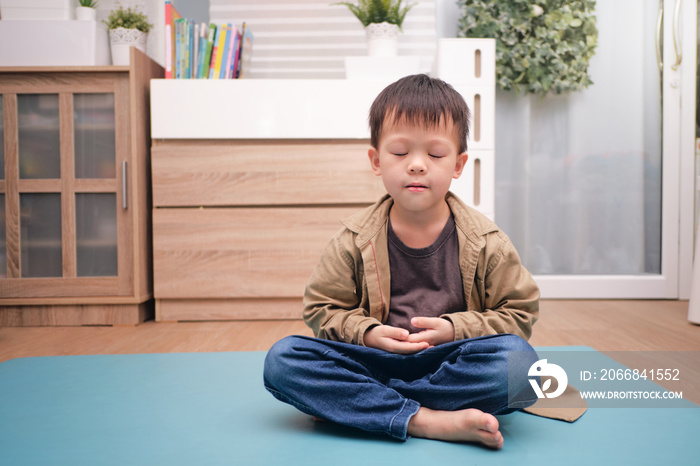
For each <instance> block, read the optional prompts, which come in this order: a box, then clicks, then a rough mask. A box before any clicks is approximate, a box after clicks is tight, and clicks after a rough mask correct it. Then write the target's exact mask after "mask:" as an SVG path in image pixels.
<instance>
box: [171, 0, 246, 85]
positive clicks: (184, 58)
mask: <svg viewBox="0 0 700 466" xmlns="http://www.w3.org/2000/svg"><path fill="white" fill-rule="evenodd" d="M252 48H253V34H252V32H251V31H250V28H248V27H247V26H246V24H245V23H243V25H242V26H241V27H240V28H237V27H236V26H234V25H233V24H231V23H223V24H219V25H217V24H214V23H211V24H209V25H207V24H206V23H201V24H195V22H194V21H193V20H189V19H186V18H182V17H181V16H180V14H179V13H178V12H177V10H176V8H175V6H174V5H173V4H172V2H171V1H170V0H166V2H165V77H166V79H236V78H243V77H246V75H247V74H248V72H249V69H250V57H251V53H252Z"/></svg>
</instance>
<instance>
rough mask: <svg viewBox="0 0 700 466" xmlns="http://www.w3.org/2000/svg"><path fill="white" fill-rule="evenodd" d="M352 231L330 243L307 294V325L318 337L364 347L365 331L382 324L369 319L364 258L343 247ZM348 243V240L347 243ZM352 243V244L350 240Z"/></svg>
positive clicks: (305, 296)
mask: <svg viewBox="0 0 700 466" xmlns="http://www.w3.org/2000/svg"><path fill="white" fill-rule="evenodd" d="M350 235H351V233H350V232H348V231H345V232H341V233H339V234H337V235H336V236H335V237H334V238H333V239H331V241H330V242H329V243H328V245H327V246H326V248H325V249H324V251H323V253H322V254H321V258H320V260H319V262H318V264H317V265H316V268H315V269H314V271H313V273H312V274H311V278H310V279H309V281H308V283H307V285H306V290H305V292H304V313H303V317H304V322H306V324H307V325H308V326H309V327H310V328H311V329H312V330H313V332H314V335H315V336H316V337H317V338H323V339H327V340H334V341H342V342H345V343H353V344H357V345H364V334H365V332H366V331H367V330H368V329H369V328H371V327H373V326H375V325H381V322H380V321H379V320H377V319H375V318H372V317H370V316H369V310H368V309H367V308H368V307H369V305H368V302H367V301H368V300H367V299H363V296H367V292H366V284H364V283H363V282H364V278H363V277H364V272H363V267H362V259H361V256H360V255H359V253H358V254H353V253H352V251H349V250H348V248H347V247H343V244H348V242H349V240H348V238H344V236H350ZM343 240H345V241H343ZM350 242H351V241H350Z"/></svg>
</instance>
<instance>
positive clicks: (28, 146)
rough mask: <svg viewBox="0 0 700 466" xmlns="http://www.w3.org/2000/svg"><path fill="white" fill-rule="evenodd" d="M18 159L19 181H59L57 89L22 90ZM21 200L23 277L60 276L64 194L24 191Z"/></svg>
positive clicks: (20, 223) (18, 131)
mask: <svg viewBox="0 0 700 466" xmlns="http://www.w3.org/2000/svg"><path fill="white" fill-rule="evenodd" d="M17 159H18V161H19V179H20V180H60V178H61V143H60V124H59V108H58V94H19V95H17ZM58 188H59V185H56V186H54V189H58ZM49 189H51V188H49ZM19 201H20V208H19V213H20V220H19V225H20V245H21V271H22V274H21V276H22V277H23V278H26V277H61V276H62V275H63V259H62V256H63V241H62V230H61V193H60V192H56V193H29V192H22V193H20V195H19Z"/></svg>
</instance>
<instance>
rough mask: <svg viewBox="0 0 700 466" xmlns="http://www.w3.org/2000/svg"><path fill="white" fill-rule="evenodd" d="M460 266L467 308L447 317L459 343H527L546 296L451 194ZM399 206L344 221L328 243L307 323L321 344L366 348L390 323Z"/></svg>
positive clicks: (493, 231)
mask: <svg viewBox="0 0 700 466" xmlns="http://www.w3.org/2000/svg"><path fill="white" fill-rule="evenodd" d="M446 199H447V203H448V205H449V206H450V209H451V210H452V214H453V216H454V219H455V223H456V225H457V235H458V238H459V266H460V269H461V272H462V282H463V287H464V297H465V301H466V303H467V309H466V310H465V311H461V312H454V313H451V314H445V315H443V316H442V317H443V318H445V319H448V320H450V321H451V322H452V324H453V325H454V328H455V339H456V340H461V339H465V338H473V337H478V336H482V335H490V334H498V333H513V334H516V335H519V336H521V337H523V338H524V339H528V338H529V337H530V334H531V333H532V325H533V324H534V323H535V320H537V315H538V312H539V311H538V309H539V289H538V288H537V285H536V284H535V281H534V280H533V279H532V276H531V275H530V273H529V272H528V271H527V270H526V269H525V267H523V266H522V264H521V263H520V257H519V256H518V253H517V252H516V251H515V248H514V247H513V245H512V244H511V242H510V240H509V239H508V237H507V236H506V235H505V233H503V232H502V231H501V230H499V229H498V227H497V226H496V225H495V224H494V223H493V222H492V221H491V220H489V219H488V218H486V217H485V216H483V215H482V214H480V213H479V212H477V211H476V210H474V209H472V208H470V207H468V206H466V205H465V204H463V203H462V201H461V200H459V198H457V197H456V196H455V195H453V194H452V193H448V195H447V198H446ZM392 204H393V200H392V199H391V198H390V197H389V196H384V197H383V198H381V199H380V200H379V201H378V202H377V203H376V204H374V205H372V206H370V207H368V208H366V209H364V210H362V211H360V212H358V213H356V214H355V215H353V216H352V217H350V218H349V219H347V220H345V221H343V222H342V223H343V225H344V228H342V229H341V230H340V231H339V232H338V233H337V234H336V235H335V236H334V237H333V238H332V239H331V241H330V242H329V243H328V245H327V246H326V248H325V250H324V251H323V253H322V255H321V259H320V261H319V263H318V265H317V266H316V268H315V270H314V272H313V274H312V275H311V278H310V279H309V282H308V284H307V286H306V292H305V293H304V321H305V322H306V324H307V325H308V326H309V327H311V329H312V330H313V331H314V334H315V335H316V336H317V337H318V338H324V339H328V340H336V341H343V342H347V343H354V344H358V345H363V344H364V342H363V337H364V334H365V332H366V331H367V330H368V329H369V328H370V327H372V326H375V325H380V324H382V323H383V322H386V320H387V317H388V314H389V296H390V295H391V291H390V283H391V276H390V271H389V255H388V250H387V224H388V222H387V220H388V216H389V210H390V208H391V205H392Z"/></svg>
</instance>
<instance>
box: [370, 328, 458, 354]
mask: <svg viewBox="0 0 700 466" xmlns="http://www.w3.org/2000/svg"><path fill="white" fill-rule="evenodd" d="M450 325H452V324H450ZM421 333H424V332H421ZM453 333H454V330H453ZM364 342H365V346H369V347H371V348H377V349H381V350H384V351H389V352H390V353H398V354H412V353H417V352H419V351H423V350H424V349H427V348H429V347H430V344H429V343H428V342H426V341H410V337H409V333H408V330H406V329H403V328H398V327H392V326H391V325H378V326H376V327H372V328H371V329H369V330H367V333H365V338H364Z"/></svg>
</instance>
